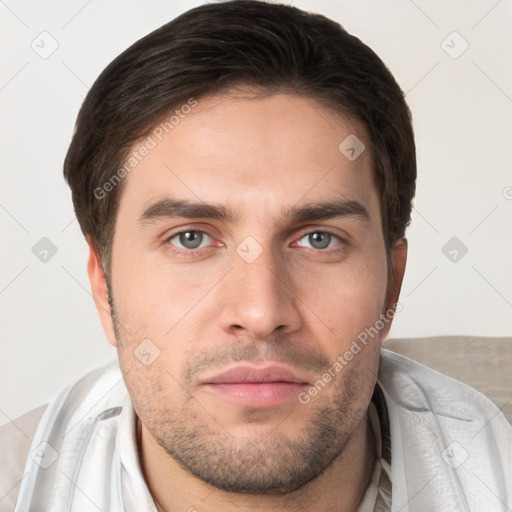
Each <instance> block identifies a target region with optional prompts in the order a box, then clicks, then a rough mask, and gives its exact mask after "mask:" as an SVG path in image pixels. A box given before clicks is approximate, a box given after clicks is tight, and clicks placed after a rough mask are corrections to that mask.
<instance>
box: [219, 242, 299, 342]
mask: <svg viewBox="0 0 512 512" xmlns="http://www.w3.org/2000/svg"><path fill="white" fill-rule="evenodd" d="M267 240H268V241H267V242H265V243H260V242H258V241H257V240H256V239H255V238H253V237H247V238H246V239H244V240H243V241H242V242H241V243H240V244H239V245H238V246H237V248H236V254H235V255H234V261H233V270H232V271H231V272H230V273H229V279H230V280H231V283H230V286H229V287H228V288H229V290H230V292H229V295H230V296H228V297H224V305H223V308H222V313H221V321H222V323H223V328H224V329H228V330H229V329H233V328H235V327H236V328H237V329H240V328H243V329H245V330H247V331H251V334H252V335H253V336H255V337H264V336H268V335H270V334H271V333H272V331H274V330H275V329H276V328H281V329H283V328H286V329H287V330H293V329H296V328H297V327H298V325H299V324H300V315H299V311H298V309H297V306H296V301H295V297H294V294H293V288H292V286H291V284H290V283H289V279H288V277H287V273H286V266H285V261H283V259H282V258H280V255H279V254H275V253H274V250H273V247H272V244H271V241H270V240H269V239H268V238H267Z"/></svg>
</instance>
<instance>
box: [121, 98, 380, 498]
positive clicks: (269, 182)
mask: <svg viewBox="0 0 512 512" xmlns="http://www.w3.org/2000/svg"><path fill="white" fill-rule="evenodd" d="M159 133H160V132H159ZM164 135H165V136H164V137H162V140H161V141H158V139H157V138H156V137H154V136H153V139H154V140H155V141H156V142H157V145H156V147H154V148H152V149H151V150H150V151H149V153H148V154H147V156H145V157H144V158H143V159H142V160H141V162H140V163H139V164H138V165H137V166H136V168H135V169H133V171H132V172H131V173H130V174H129V175H128V176H127V178H126V180H127V182H126V183H125V188H124V190H123V193H122V197H121V202H120V207H119V212H118V217H117V221H116V231H115V236H114V243H113V256H112V280H111V285H112V294H113V303H114V306H115V318H116V338H117V341H116V344H117V348H118V353H119V361H120V365H121V368H122V370H123V373H124V375H125V382H126V385H127V388H128V391H129V393H130V395H131V398H132V401H133V405H134V408H135V410H136V412H137V415H138V416H139V418H140V420H141V422H142V424H143V432H144V433H145V434H149V436H150V438H151V439H152V441H153V442H155V443H158V445H160V446H161V447H162V448H163V449H165V450H166V452H167V453H168V454H169V455H170V456H171V457H172V460H173V461H176V463H177V464H179V465H180V466H181V467H182V468H185V469H186V470H187V471H190V472H191V473H193V474H194V475H195V476H197V477H199V478H200V479H202V480H204V481H206V482H209V483H211V484H212V485H214V486H216V487H218V488H221V489H225V490H231V491H238V492H256V493H276V492H286V491H290V490H292V489H295V488H298V487H299V486H300V485H303V484H304V483H306V482H308V481H310V480H312V479H313V478H315V477H316V476H318V475H319V474H320V473H321V472H322V471H323V470H324V469H326V468H327V467H328V466H329V465H330V464H331V463H332V462H333V460H335V459H336V457H337V456H338V455H339V454H340V453H342V451H343V449H344V447H345V446H346V445H347V443H348V441H349V440H350V438H351V436H352V434H353V433H354V432H355V431H356V430H357V429H358V427H360V425H361V421H362V420H363V418H364V413H365V412H366V409H367V406H368V403H369V401H370V398H371V395H372V392H373V388H374V385H375V380H376V374H377V370H378V362H379V353H380V339H379V336H376V337H374V338H373V339H369V342H368V344H367V345H366V346H363V347H362V350H361V351H360V352H359V353H358V354H356V355H354V357H353V359H352V360H351V361H349V362H348V363H347V364H346V365H345V366H343V368H342V369H339V366H336V365H335V363H336V361H339V359H338V356H343V354H345V352H346V351H347V350H349V349H350V346H351V343H352V341H353V340H355V339H356V338H357V336H358V335H359V334H360V333H361V332H362V331H364V330H365V328H369V327H371V326H373V325H374V324H375V322H376V321H377V319H378V318H379V315H380V314H381V313H382V312H383V311H384V310H385V309H386V307H387V306H386V304H385V300H386V285H387V266H386V256H385V246H384V240H383V236H382V228H381V216H380V207H379V199H378V195H377V191H376V188H375V185H374V181H373V179H372V171H371V155H370V150H369V149H368V148H369V141H368V140H367V138H366V133H365V131H364V130H363V129H362V128H361V126H360V125H359V124H358V123H355V122H349V121H347V120H346V119H344V118H342V117H341V116H340V115H338V114H335V113H334V112H332V111H330V110H329V109H326V108H325V107H322V106H320V105H319V104H318V103H317V102H315V101H313V100H310V99H306V98H302V97H297V96H288V95H281V94H276V95H273V96H269V97H266V98H263V99H261V98H259V99H256V98H252V97H249V96H248V95H246V96H244V97H242V96H240V95H239V96H234V95H224V96H213V97H212V96H210V97H206V98H204V99H201V100H200V101H199V102H198V105H197V106H196V107H194V108H193V109H192V110H191V112H190V113H188V114H187V115H184V116H183V118H181V117H180V120H179V123H178V124H176V125H175V127H174V129H172V131H171V130H170V131H169V133H168V134H165V132H164ZM349 135H350V136H353V135H356V136H357V137H358V138H359V139H360V140H361V141H363V142H364V143H365V144H366V148H367V149H366V150H365V151H363V153H362V154H361V155H360V156H359V157H358V158H356V159H355V160H353V159H352V158H350V159H349V158H347V156H345V155H346V154H348V155H349V156H352V155H351V152H350V151H349V152H348V153H345V154H343V152H341V151H340V150H339V149H338V146H339V145H340V143H341V142H342V141H344V140H345V139H346V138H347V137H348V136H349ZM350 140H351V139H349V141H350ZM144 144H147V140H144V141H143V142H142V143H141V146H142V145H144ZM150 145H152V144H150ZM141 146H137V147H135V148H134V149H135V150H137V148H138V147H139V148H140V147H141ZM166 201H167V202H166ZM171 201H181V202H182V203H180V204H181V206H183V205H184V204H185V203H187V204H188V203H194V204H197V205H198V206H200V207H202V211H200V210H198V209H196V211H195V212H190V211H189V213H191V215H192V217H190V218H189V217H187V216H186V215H187V213H186V212H185V211H184V209H183V208H182V209H181V211H180V212H178V214H179V216H173V215H172V214H173V213H177V209H176V208H175V205H174V206H173V204H171ZM157 203H159V204H158V205H157V206H155V205H156V204H157ZM325 203H332V204H333V205H335V206H338V207H340V208H338V209H337V215H335V216H325V215H324V216H323V217H322V215H317V213H318V212H319V211H320V212H324V213H325V212H326V211H329V209H325V208H324V209H323V210H322V209H321V210H319V211H316V210H315V209H314V208H311V207H314V206H318V205H319V204H323V205H324V206H325ZM206 205H208V206H213V207H215V208H216V209H217V210H218V214H216V215H213V216H212V214H211V209H209V208H206ZM306 206H308V207H309V208H308V210H304V211H302V215H298V214H297V212H299V210H302V209H303V208H305V207H306ZM221 212H223V213H225V214H226V215H225V216H221V215H220V213H221ZM315 212H316V213H315ZM294 213H295V216H294ZM180 232H183V234H181V235H180V234H179V233H180ZM144 340H146V341H144ZM148 340H150V341H148ZM141 343H142V345H141ZM159 351H160V352H159ZM329 369H330V374H331V375H334V377H333V378H332V380H331V381H330V382H328V383H324V384H325V385H324V386H321V385H318V383H317V386H316V387H317V393H314V392H312V393H310V392H309V390H311V388H312V387H315V383H316V382H317V381H318V380H319V379H321V378H322V375H323V374H324V373H325V372H326V371H329ZM306 395H307V396H308V397H309V398H310V399H309V400H305V399H304V397H306ZM300 396H302V397H303V399H302V400H299V397H300ZM306 401H307V402H308V403H304V402H306Z"/></svg>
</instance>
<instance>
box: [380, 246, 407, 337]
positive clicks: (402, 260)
mask: <svg viewBox="0 0 512 512" xmlns="http://www.w3.org/2000/svg"><path fill="white" fill-rule="evenodd" d="M390 257H391V264H392V268H393V275H391V276H389V279H388V289H387V298H386V311H389V310H393V309H395V308H396V309H395V312H398V311H400V310H401V307H400V306H398V307H396V304H397V303H398V298H399V297H400V290H401V288H402V281H403V279H404V273H405V264H406V262H407V239H406V238H400V240H397V241H396V242H395V245H394V246H393V249H392V250H391V256H390ZM391 324H392V319H390V321H389V322H386V324H385V326H384V328H383V329H382V331H381V341H384V340H385V339H386V337H387V335H388V333H389V329H390V328H391Z"/></svg>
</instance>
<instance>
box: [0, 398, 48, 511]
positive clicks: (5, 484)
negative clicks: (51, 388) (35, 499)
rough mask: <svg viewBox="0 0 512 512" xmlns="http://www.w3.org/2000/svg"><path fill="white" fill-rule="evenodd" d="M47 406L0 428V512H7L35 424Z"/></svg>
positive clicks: (11, 505)
mask: <svg viewBox="0 0 512 512" xmlns="http://www.w3.org/2000/svg"><path fill="white" fill-rule="evenodd" d="M46 407H47V404H46V405H42V406H40V407H38V408H37V409H34V410H32V411H30V412H28V413H27V414H24V415H23V416H20V417H19V418H16V419H15V420H12V421H10V422H9V423H7V424H6V425H2V426H1V427H0V461H1V468H0V512H7V511H9V512H10V511H11V510H13V508H14V504H15V503H16V497H17V495H18V491H19V488H20V485H21V481H22V479H23V471H24V469H25V463H26V460H27V457H28V456H29V450H30V445H31V443H32V439H33V437H34V434H35V431H36V428H37V425H38V423H39V420H40V419H41V416H42V415H43V413H44V411H45V410H46Z"/></svg>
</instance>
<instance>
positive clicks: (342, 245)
mask: <svg viewBox="0 0 512 512" xmlns="http://www.w3.org/2000/svg"><path fill="white" fill-rule="evenodd" d="M190 231H192V232H194V233H204V234H206V235H208V236H209V237H210V238H212V239H215V237H214V236H213V235H212V234H211V233H209V232H208V231H207V230H205V229H183V230H181V231H177V232H176V233H173V234H171V235H170V236H168V237H166V239H165V242H166V244H167V247H171V249H170V250H171V251H172V252H173V253H174V254H177V255H182V256H195V255H196V254H197V253H199V252H200V251H202V250H203V249H207V247H202V248H200V249H179V248H176V247H174V246H173V245H172V244H171V243H170V241H171V240H172V239H173V238H175V237H177V236H178V235H181V234H182V233H187V232H190ZM313 233H327V234H329V235H331V236H333V237H334V238H336V239H337V240H338V241H339V242H340V244H339V245H337V246H335V247H331V248H330V249H314V248H310V247H305V249H311V250H312V251H315V252H317V253H325V254H333V253H336V252H339V251H341V250H344V249H345V246H346V245H347V240H346V239H344V238H342V237H341V236H340V235H339V234H337V233H335V232H333V231H331V230H329V229H313V230H310V231H305V232H303V233H301V234H300V236H299V237H298V239H297V240H301V239H302V238H304V237H305V236H306V235H311V234H313Z"/></svg>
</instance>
